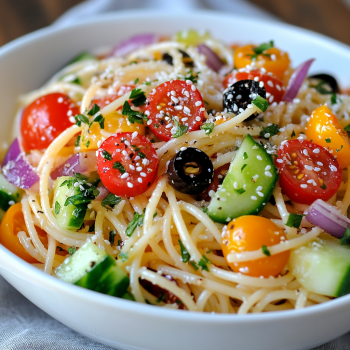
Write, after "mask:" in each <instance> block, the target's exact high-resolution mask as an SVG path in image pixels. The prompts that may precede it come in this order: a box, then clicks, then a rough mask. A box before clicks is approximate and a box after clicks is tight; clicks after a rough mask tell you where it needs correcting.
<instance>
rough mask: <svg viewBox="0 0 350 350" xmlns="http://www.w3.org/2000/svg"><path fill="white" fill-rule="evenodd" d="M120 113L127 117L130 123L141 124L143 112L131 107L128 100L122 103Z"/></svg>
mask: <svg viewBox="0 0 350 350" xmlns="http://www.w3.org/2000/svg"><path fill="white" fill-rule="evenodd" d="M133 91H134V90H133ZM122 114H123V115H126V116H127V117H128V120H129V122H130V123H131V124H134V123H139V124H143V119H144V118H143V114H142V113H140V112H139V111H134V110H133V109H131V107H130V104H129V102H128V101H125V102H124V104H123V109H122Z"/></svg>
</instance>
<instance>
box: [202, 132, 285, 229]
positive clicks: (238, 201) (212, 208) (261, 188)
mask: <svg viewBox="0 0 350 350" xmlns="http://www.w3.org/2000/svg"><path fill="white" fill-rule="evenodd" d="M277 180H278V175H277V169H276V167H275V165H274V163H273V160H272V158H271V156H270V155H269V154H268V153H267V152H266V151H265V149H264V147H263V146H261V145H260V144H258V143H256V142H255V141H254V139H253V138H252V137H251V136H250V135H247V136H246V137H245V138H244V139H243V141H242V145H241V147H240V148H239V150H238V152H237V154H236V157H235V159H234V160H233V161H232V162H231V165H230V168H229V170H228V173H227V175H226V177H225V179H224V181H223V183H222V185H221V186H219V188H218V190H217V191H216V193H215V195H214V197H213V198H212V200H211V201H210V204H209V206H208V215H209V216H210V217H211V218H212V219H213V220H214V221H217V222H221V223H227V222H230V221H231V220H232V219H234V218H237V217H239V216H242V215H257V214H258V213H259V212H260V211H261V210H262V209H263V208H264V206H265V205H266V203H267V202H268V200H269V198H270V196H271V194H272V191H273V189H274V187H275V184H276V182H277Z"/></svg>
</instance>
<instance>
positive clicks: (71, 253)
mask: <svg viewBox="0 0 350 350" xmlns="http://www.w3.org/2000/svg"><path fill="white" fill-rule="evenodd" d="M76 251H77V248H76V247H74V246H73V247H70V248H68V254H69V255H73V254H74V253H75V252H76Z"/></svg>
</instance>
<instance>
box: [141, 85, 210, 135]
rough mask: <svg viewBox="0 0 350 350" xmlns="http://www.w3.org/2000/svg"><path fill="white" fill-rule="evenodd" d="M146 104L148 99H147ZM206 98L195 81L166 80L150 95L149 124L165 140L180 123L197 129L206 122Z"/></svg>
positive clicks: (147, 110) (188, 127)
mask: <svg viewBox="0 0 350 350" xmlns="http://www.w3.org/2000/svg"><path fill="white" fill-rule="evenodd" d="M146 104H147V103H146ZM204 111H205V109H204V102H203V98H202V96H201V94H200V92H199V91H198V90H197V88H196V87H195V85H193V84H187V83H186V82H185V81H183V80H172V81H167V82H165V83H163V84H161V85H159V86H158V87H157V88H156V89H155V91H154V92H151V93H150V95H149V97H148V105H147V106H146V114H147V113H149V115H148V119H149V120H150V121H151V122H150V124H149V128H150V129H151V131H152V132H153V134H154V135H156V136H157V137H158V138H160V139H161V140H162V141H169V140H170V139H171V138H172V137H173V135H174V134H175V133H176V130H177V129H178V126H177V122H178V123H179V125H185V126H187V131H194V130H198V129H199V127H200V126H201V125H202V124H203V118H204Z"/></svg>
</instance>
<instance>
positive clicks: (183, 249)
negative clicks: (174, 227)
mask: <svg viewBox="0 0 350 350" xmlns="http://www.w3.org/2000/svg"><path fill="white" fill-rule="evenodd" d="M178 242H179V244H180V249H181V260H182V261H183V262H184V263H187V262H188V261H189V260H190V258H191V256H190V253H189V252H188V251H187V249H186V247H185V246H184V244H183V243H182V242H181V241H180V240H178Z"/></svg>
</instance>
